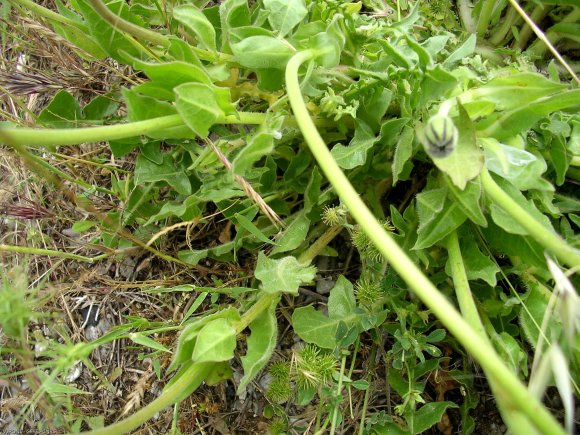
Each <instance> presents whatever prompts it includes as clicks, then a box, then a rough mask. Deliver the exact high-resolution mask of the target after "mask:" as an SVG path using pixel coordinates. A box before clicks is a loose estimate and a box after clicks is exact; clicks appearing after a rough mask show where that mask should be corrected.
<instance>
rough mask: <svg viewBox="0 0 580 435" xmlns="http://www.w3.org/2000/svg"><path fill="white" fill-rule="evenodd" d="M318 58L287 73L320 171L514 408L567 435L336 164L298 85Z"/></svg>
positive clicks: (299, 58)
mask: <svg viewBox="0 0 580 435" xmlns="http://www.w3.org/2000/svg"><path fill="white" fill-rule="evenodd" d="M316 54H317V53H316V52H314V51H312V50H306V51H303V52H299V53H297V54H295V55H294V56H293V57H292V58H291V59H290V61H289V62H288V65H287V67H286V87H287V92H288V97H289V100H290V105H291V106H292V110H293V111H294V116H295V117H296V121H297V122H298V125H299V127H300V130H301V131H302V134H303V135H304V138H305V139H306V142H307V143H308V145H309V147H310V150H311V151H312V154H313V155H314V157H315V158H316V160H317V162H318V165H319V166H320V168H321V169H322V171H323V172H324V174H325V175H326V177H327V178H328V180H329V181H330V182H331V183H332V185H333V186H334V188H335V189H336V192H337V194H338V196H339V197H340V199H341V200H342V202H343V203H344V204H345V205H346V206H347V207H348V209H349V211H350V213H351V215H352V217H353V218H354V219H355V220H356V222H357V223H358V224H359V225H360V226H361V227H362V228H363V230H364V231H365V233H367V235H368V236H369V238H370V239H371V240H372V241H373V243H374V244H375V246H376V247H377V249H378V250H379V251H380V252H381V254H383V255H384V257H385V258H386V259H387V260H388V261H389V263H390V264H391V265H392V266H393V268H394V269H395V271H396V272H397V273H398V274H399V275H400V276H401V278H403V280H405V282H406V283H407V284H408V285H409V287H410V288H411V289H412V290H413V291H414V292H415V294H416V295H417V296H418V297H419V298H420V299H421V300H422V301H423V303H424V304H425V305H426V306H427V307H429V309H430V310H431V311H432V312H433V314H434V315H435V316H437V318H438V319H439V320H440V321H441V322H442V323H443V324H444V325H445V327H446V328H447V329H448V330H449V331H450V332H451V334H453V335H454V336H455V338H456V339H457V340H458V341H459V342H460V343H461V344H462V345H463V346H464V347H465V348H466V349H467V350H468V351H469V352H470V353H471V355H472V356H473V357H474V358H475V359H476V360H477V361H478V363H479V364H480V365H481V366H482V367H483V368H484V369H485V370H486V371H488V372H489V373H492V374H493V376H494V377H495V379H496V380H497V382H498V383H499V384H500V385H501V386H502V389H503V390H504V391H509V392H510V394H511V396H510V397H509V398H507V399H508V400H509V403H510V404H513V406H515V407H518V408H520V409H521V410H522V411H523V412H525V414H526V415H527V416H528V418H529V419H530V420H531V421H533V422H534V424H535V425H536V426H537V428H538V429H539V430H541V431H543V432H545V433H553V434H564V431H563V429H562V428H561V426H560V425H559V424H558V422H557V421H556V420H555V419H554V417H553V416H552V415H551V414H550V413H549V412H548V411H547V410H546V409H545V408H544V407H543V406H542V405H541V404H540V403H539V402H538V401H537V400H535V399H534V398H532V397H530V394H529V393H528V391H527V390H526V388H525V387H524V386H523V385H522V383H521V382H520V381H519V380H518V378H517V377H516V376H515V375H514V374H513V373H512V372H511V371H510V370H509V369H508V368H507V367H506V366H505V364H504V363H503V361H502V359H501V358H500V357H499V355H498V354H497V353H496V352H495V350H494V349H493V348H492V347H491V346H490V345H489V343H488V342H487V340H485V339H483V338H482V337H481V336H480V335H479V334H478V333H477V332H476V331H475V330H474V329H473V328H472V327H471V326H470V325H469V324H468V323H467V322H466V321H465V320H464V319H463V317H461V315H460V314H459V313H458V312H457V310H456V309H455V307H453V305H451V303H450V302H449V301H448V300H447V298H446V297H445V296H443V295H442V294H441V293H440V292H439V291H438V290H437V288H436V287H435V286H434V285H433V283H432V282H431V281H430V280H429V279H428V278H427V277H426V276H425V275H424V274H423V273H422V272H421V271H420V270H419V268H418V267H417V266H416V265H415V263H413V261H411V259H410V258H409V257H408V256H407V255H406V254H405V252H404V251H403V250H402V249H401V248H400V247H399V245H397V243H396V242H395V241H394V240H393V239H392V238H391V236H390V235H389V234H387V232H386V231H385V230H384V229H383V228H382V226H381V225H380V224H379V222H378V221H377V220H376V219H375V217H374V216H373V214H372V213H371V212H370V210H369V209H368V208H367V206H366V205H365V203H364V202H363V201H362V199H361V198H360V196H359V195H358V193H357V191H356V190H355V189H354V188H353V187H352V185H351V184H350V182H349V181H348V179H347V178H346V176H345V175H344V173H343V172H342V171H341V169H340V168H339V166H338V165H337V164H336V162H335V161H334V159H333V157H332V154H330V151H329V150H328V147H327V146H326V144H325V143H324V141H323V140H322V137H321V136H320V134H319V133H318V131H317V129H316V126H315V125H314V123H313V122H312V119H311V118H310V115H309V113H308V110H307V109H306V105H305V103H304V99H303V98H302V94H301V93H300V84H299V82H298V68H299V67H300V65H301V64H302V63H304V62H306V61H308V60H311V59H312V58H313V57H315V56H316Z"/></svg>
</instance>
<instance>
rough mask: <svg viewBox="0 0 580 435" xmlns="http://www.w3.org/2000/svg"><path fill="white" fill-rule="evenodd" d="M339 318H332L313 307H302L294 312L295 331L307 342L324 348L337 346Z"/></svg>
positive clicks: (293, 323)
mask: <svg viewBox="0 0 580 435" xmlns="http://www.w3.org/2000/svg"><path fill="white" fill-rule="evenodd" d="M338 322H339V320H336V319H335V320H331V319H329V318H328V317H326V316H325V315H324V314H322V313H321V312H320V311H316V310H315V309H314V308H313V307H311V306H308V307H300V308H296V309H295V310H294V313H292V326H293V328H294V332H296V334H298V336H299V337H300V338H301V339H302V340H304V341H305V342H306V343H314V344H316V345H317V346H318V347H321V348H323V349H334V348H335V347H336V330H337V328H338Z"/></svg>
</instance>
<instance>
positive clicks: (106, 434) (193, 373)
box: [83, 362, 215, 435]
mask: <svg viewBox="0 0 580 435" xmlns="http://www.w3.org/2000/svg"><path fill="white" fill-rule="evenodd" d="M214 366H215V363H213V362H205V363H196V364H193V365H192V366H191V367H189V368H188V369H187V370H186V371H185V372H183V374H182V375H181V376H180V377H179V379H178V380H177V381H176V382H175V383H174V384H173V385H171V386H170V387H169V388H167V389H166V390H164V391H163V393H162V394H161V396H159V397H158V398H157V399H155V400H154V401H153V402H151V403H150V404H149V405H147V406H146V407H145V408H142V409H140V410H139V411H137V412H136V413H134V414H132V415H130V416H129V417H127V418H126V419H124V420H121V421H119V422H118V423H114V424H112V425H110V426H106V427H104V428H102V429H96V430H93V431H90V432H83V433H86V434H90V435H118V434H125V433H128V432H130V431H131V430H133V429H135V428H137V427H139V426H141V425H142V424H143V423H145V422H146V421H147V420H149V419H151V418H152V417H153V416H154V415H155V414H157V413H158V412H160V411H162V410H163V409H165V408H167V407H168V406H171V405H173V404H174V403H176V402H177V401H178V399H179V397H180V396H181V395H182V394H183V393H182V392H183V390H186V389H188V390H191V388H192V386H193V387H194V390H195V389H197V387H199V386H200V385H201V383H202V382H203V381H204V379H206V378H207V376H208V375H209V374H210V372H211V371H212V370H213V368H214Z"/></svg>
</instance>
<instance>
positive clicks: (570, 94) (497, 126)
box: [480, 89, 580, 141]
mask: <svg viewBox="0 0 580 435" xmlns="http://www.w3.org/2000/svg"><path fill="white" fill-rule="evenodd" d="M514 99H515V101H517V103H518V107H517V108H516V109H513V110H511V111H509V112H506V113H505V114H503V115H502V116H500V117H499V118H498V119H497V120H496V121H494V122H493V123H492V124H491V125H490V126H489V127H487V128H485V130H483V131H481V133H480V134H481V135H483V136H493V137H495V138H496V139H498V140H500V141H501V140H507V139H510V138H511V137H513V136H515V135H516V134H518V133H521V132H524V131H526V130H528V129H529V128H531V127H533V126H534V125H535V124H536V123H537V122H538V121H539V120H540V119H542V118H543V117H544V116H546V115H548V114H550V113H552V112H555V111H557V110H564V109H569V108H573V107H577V106H578V101H580V89H574V90H570V91H567V92H563V93H560V94H556V95H552V96H549V97H545V98H540V99H538V100H536V101H534V102H532V103H529V104H525V103H524V102H523V101H520V100H521V97H520V96H515V97H514Z"/></svg>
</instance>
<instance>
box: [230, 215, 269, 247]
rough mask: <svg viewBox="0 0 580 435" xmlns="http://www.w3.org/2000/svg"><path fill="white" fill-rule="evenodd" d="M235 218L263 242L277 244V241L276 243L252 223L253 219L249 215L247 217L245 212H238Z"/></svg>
mask: <svg viewBox="0 0 580 435" xmlns="http://www.w3.org/2000/svg"><path fill="white" fill-rule="evenodd" d="M235 218H236V220H237V221H238V223H239V224H240V225H241V226H242V228H244V229H246V230H247V231H248V232H249V233H250V234H252V235H253V236H254V237H256V238H257V239H258V240H260V241H261V242H264V243H267V244H269V245H276V243H274V242H273V241H272V240H270V239H269V238H268V237H266V236H265V235H264V233H263V232H261V231H260V230H259V229H258V228H257V227H256V226H255V225H254V224H253V223H252V221H251V220H249V219H248V218H247V217H245V216H244V215H243V214H240V213H236V214H235Z"/></svg>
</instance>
